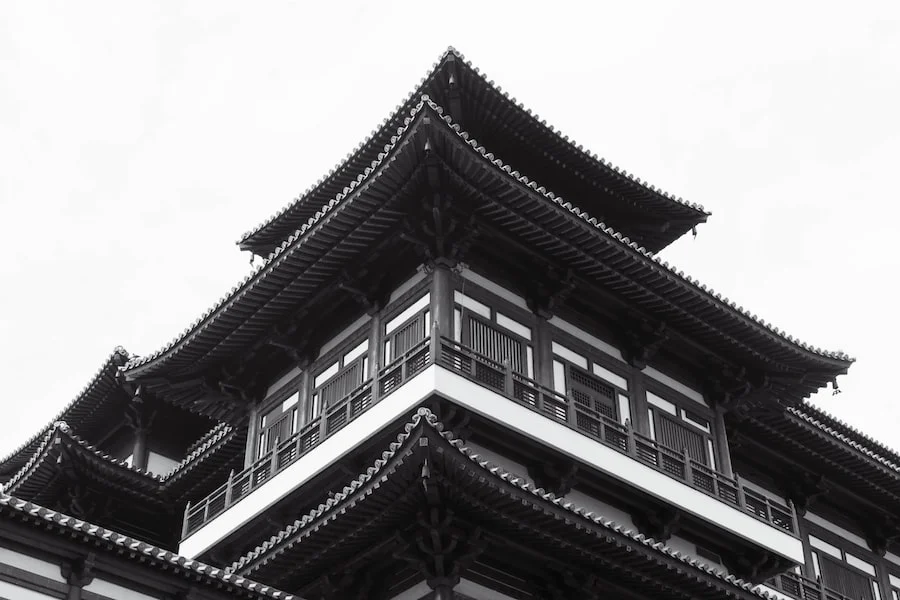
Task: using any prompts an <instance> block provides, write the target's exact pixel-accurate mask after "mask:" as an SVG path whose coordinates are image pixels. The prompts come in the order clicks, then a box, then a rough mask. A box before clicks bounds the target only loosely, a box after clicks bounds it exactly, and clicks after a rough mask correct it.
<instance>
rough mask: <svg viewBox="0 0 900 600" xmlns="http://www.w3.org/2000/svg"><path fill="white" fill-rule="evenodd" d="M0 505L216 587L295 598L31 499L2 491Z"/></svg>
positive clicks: (282, 599) (279, 599) (277, 599)
mask: <svg viewBox="0 0 900 600" xmlns="http://www.w3.org/2000/svg"><path fill="white" fill-rule="evenodd" d="M0 507H3V508H6V509H8V510H11V511H13V513H18V514H20V515H21V516H23V517H25V518H28V519H31V520H32V521H33V522H37V523H41V522H43V523H51V524H53V525H56V526H58V527H59V528H61V529H63V530H64V531H67V532H70V533H78V534H81V535H83V536H84V537H85V538H88V539H92V540H98V541H102V542H106V543H108V544H110V545H111V546H113V547H115V548H118V549H121V550H122V551H124V552H126V553H129V554H131V556H132V557H134V558H140V559H142V560H143V559H149V560H151V561H154V562H157V563H161V564H162V565H165V567H166V568H172V567H174V569H175V572H179V571H181V572H183V573H184V574H188V575H196V576H200V577H201V578H204V579H206V580H207V581H209V582H210V583H211V584H213V585H216V586H219V585H222V584H225V585H226V586H230V587H233V588H238V589H240V590H245V591H247V592H251V593H252V594H254V595H255V597H258V598H272V599H275V600H294V599H295V598H296V597H295V596H294V595H292V594H288V593H286V592H282V591H281V590H278V589H275V588H273V587H271V586H267V585H263V584H261V583H258V582H256V581H253V580H251V579H247V578H245V577H240V576H237V575H234V574H232V573H229V572H227V571H225V570H224V569H219V568H216V567H212V566H210V565H207V564H205V563H202V562H199V561H196V560H191V559H189V558H186V557H184V556H180V555H178V554H175V553H174V552H169V551H168V550H163V549H162V548H159V547H157V546H154V545H152V544H148V543H146V542H142V541H140V540H137V539H135V538H132V537H129V536H127V535H123V534H121V533H117V532H115V531H111V530H109V529H105V528H103V527H100V526H98V525H93V524H91V523H89V522H87V521H82V520H81V519H76V518H75V517H70V516H68V515H65V514H63V513H60V512H57V511H54V510H50V509H49V508H45V507H43V506H39V505H37V504H33V503H31V502H26V501H24V500H20V499H18V498H15V497H14V496H10V495H8V494H4V493H2V492H0ZM297 600H299V599H297Z"/></svg>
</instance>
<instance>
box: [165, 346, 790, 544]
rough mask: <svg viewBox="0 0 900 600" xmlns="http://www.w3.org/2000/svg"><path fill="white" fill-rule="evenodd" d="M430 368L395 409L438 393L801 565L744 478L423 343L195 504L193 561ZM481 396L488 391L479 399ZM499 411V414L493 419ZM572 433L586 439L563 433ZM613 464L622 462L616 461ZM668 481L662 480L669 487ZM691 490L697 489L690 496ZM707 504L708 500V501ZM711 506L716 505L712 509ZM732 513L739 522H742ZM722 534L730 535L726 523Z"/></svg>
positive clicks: (781, 508) (458, 350) (780, 510)
mask: <svg viewBox="0 0 900 600" xmlns="http://www.w3.org/2000/svg"><path fill="white" fill-rule="evenodd" d="M432 367H434V368H436V369H437V370H434V369H432ZM429 369H431V371H432V372H433V373H434V377H433V378H431V379H429V380H428V381H427V382H425V383H424V384H422V385H421V386H416V387H422V390H420V391H417V392H416V395H414V396H410V398H409V399H408V400H406V399H404V400H403V402H402V403H397V405H396V408H394V409H392V410H395V411H408V410H410V409H411V408H414V405H409V403H419V402H421V401H422V400H424V399H426V398H427V396H428V395H431V394H438V395H442V396H445V397H447V398H448V399H450V400H452V401H455V402H458V403H460V404H470V405H469V406H468V407H469V408H471V409H472V410H473V411H475V412H482V413H483V414H485V416H487V417H488V418H491V419H493V420H495V421H498V422H501V423H503V424H505V425H507V426H509V427H510V428H518V429H520V430H521V431H522V432H523V433H526V434H529V435H531V436H532V437H536V438H539V439H543V438H545V437H546V439H544V441H545V442H546V443H548V444H553V445H555V446H557V448H559V449H560V450H561V451H563V452H569V453H570V454H571V455H572V456H573V457H576V458H579V459H582V460H585V459H586V462H588V463H589V464H594V465H595V466H596V467H597V468H598V469H600V470H606V471H608V472H609V473H610V474H611V475H613V476H614V477H616V478H618V479H620V480H623V481H625V482H628V483H630V484H632V485H634V486H635V487H637V488H639V489H641V490H643V491H644V492H645V493H648V494H651V495H656V496H658V497H659V498H661V499H663V500H665V501H667V502H670V503H672V504H676V505H680V506H682V507H683V508H684V509H685V510H687V511H688V512H692V513H694V514H697V515H698V516H700V517H701V518H706V519H709V520H716V521H722V522H723V523H724V522H725V521H737V522H736V523H734V524H733V527H731V529H732V531H733V532H734V533H736V534H737V535H739V536H742V537H744V538H746V539H750V540H752V541H754V542H755V543H759V544H761V545H763V546H764V547H767V548H769V549H773V550H774V551H775V552H776V553H779V554H781V555H783V556H786V557H788V558H789V559H791V560H794V561H795V562H799V561H801V560H802V548H801V546H800V541H799V539H797V531H798V528H797V520H796V515H795V514H794V511H793V509H792V507H790V506H786V505H783V504H780V503H778V502H775V501H773V500H772V499H770V498H766V497H764V496H762V495H759V494H757V493H755V492H753V491H751V490H749V489H747V488H746V487H745V486H744V485H743V484H742V482H741V481H740V479H739V478H736V477H728V476H726V475H724V474H722V473H719V472H717V471H715V470H713V469H711V468H709V467H708V466H706V465H703V464H701V463H699V462H697V461H695V460H693V459H692V458H690V457H689V456H687V454H686V453H685V452H679V451H676V450H674V449H672V448H667V447H665V446H663V445H661V444H659V443H657V442H656V441H654V440H653V439H651V438H649V437H647V436H645V435H643V434H641V433H640V432H638V431H636V430H635V429H634V428H633V427H631V425H630V424H629V423H627V422H626V423H625V424H622V423H618V422H616V421H614V420H612V419H609V418H607V417H606V416H604V415H602V414H600V413H598V412H596V411H593V410H591V409H590V408H589V407H586V406H584V405H583V404H580V403H578V402H577V401H576V400H575V399H573V398H567V397H565V396H562V395H560V394H558V393H556V392H555V391H553V390H551V389H549V388H547V387H545V386H543V385H541V384H540V383H538V382H536V381H534V380H532V379H529V378H527V377H525V376H523V375H522V374H519V373H517V372H514V371H513V370H512V369H511V368H509V366H508V365H504V364H502V363H499V362H497V361H495V360H492V359H491V358H489V357H487V356H483V355H481V354H478V353H477V352H475V351H473V350H472V349H471V348H467V347H465V346H463V345H461V344H459V343H457V342H454V341H452V340H450V339H447V338H443V337H438V336H432V338H431V339H425V340H423V341H422V342H420V343H419V344H417V345H416V346H414V347H413V348H411V349H410V350H409V351H407V352H406V353H405V354H404V355H403V356H401V357H400V358H399V359H398V360H396V361H394V362H393V363H392V364H390V365H388V366H386V367H384V368H382V369H381V370H380V371H379V372H378V373H377V376H376V377H375V378H374V379H370V380H368V381H366V382H364V383H363V384H362V385H360V386H359V387H358V388H357V389H355V390H354V391H352V392H351V393H350V394H348V395H347V396H346V397H345V398H343V399H342V400H340V401H339V402H337V403H335V404H334V405H333V406H331V407H330V408H328V409H327V410H325V411H324V413H323V414H322V415H321V416H319V417H318V418H316V419H315V420H313V421H312V422H310V423H309V424H307V425H306V426H304V427H303V428H301V429H300V430H299V431H298V432H297V433H296V434H295V435H293V436H291V437H290V438H288V439H286V440H283V441H279V442H278V443H276V444H275V446H274V448H273V449H272V450H271V451H270V452H269V453H268V454H266V455H265V456H263V457H262V458H260V459H259V460H257V461H256V462H255V463H254V464H253V465H251V466H250V467H248V468H247V469H245V470H244V471H242V472H240V473H237V474H233V475H232V476H230V477H229V479H228V480H227V481H226V482H225V483H224V484H223V485H222V486H221V487H219V488H218V489H217V490H215V491H214V492H213V493H211V494H210V495H209V496H207V497H206V498H204V499H203V500H201V501H200V502H198V503H196V504H189V505H188V507H187V509H186V511H185V517H184V526H183V532H182V533H183V535H182V538H183V540H184V541H183V543H182V551H189V553H190V554H194V553H195V550H196V553H199V552H200V551H202V550H204V549H206V548H208V547H209V544H211V543H214V541H204V542H203V544H200V543H190V544H187V545H185V542H186V541H188V540H190V539H191V538H198V537H208V536H198V535H197V533H198V532H200V530H201V529H204V527H205V526H206V525H207V524H208V523H210V522H211V521H213V520H214V519H215V518H216V517H218V516H220V515H222V514H223V513H227V512H228V511H229V509H231V508H232V507H234V506H235V505H238V504H239V503H241V501H243V500H245V499H246V498H248V497H250V496H252V495H253V493H254V491H256V490H257V489H258V488H260V487H261V486H264V485H265V484H267V483H269V482H270V481H272V480H273V479H276V476H277V475H279V474H280V473H282V472H284V471H285V470H287V469H289V468H291V467H292V465H295V464H296V463H297V462H298V461H300V459H301V458H302V457H304V456H307V455H310V453H314V452H315V451H316V449H317V448H320V447H322V445H323V444H325V443H326V442H327V441H328V440H330V439H332V438H333V437H334V436H340V432H341V431H342V430H344V428H346V427H348V425H350V424H352V423H354V421H356V420H357V419H359V417H360V416H361V415H365V414H366V413H367V412H369V411H372V412H377V411H373V408H374V407H377V406H379V405H380V404H382V403H383V402H384V401H385V400H386V399H390V398H391V396H392V395H394V394H396V393H397V392H398V390H402V389H404V387H405V386H407V384H408V383H409V382H411V381H412V380H414V379H419V377H418V376H419V375H422V376H425V372H426V371H428V370H429ZM473 384H474V385H475V387H473V388H472V389H468V388H465V389H463V387H464V386H472V385H473ZM477 389H480V390H482V392H481V393H477V392H476V390H477ZM485 391H490V392H494V393H496V394H497V395H498V396H499V397H501V398H505V399H506V400H508V401H509V404H506V405H504V404H502V402H500V403H498V402H491V401H489V398H487V397H485V396H484V392H485ZM391 402H393V400H392V401H391ZM522 409H526V410H524V411H523V410H522ZM491 410H492V411H495V412H496V414H488V413H486V412H485V411H491ZM501 413H502V414H501ZM403 414H405V413H404V412H399V414H394V413H390V414H387V413H386V414H385V416H384V417H379V419H382V420H380V421H378V423H381V424H382V426H383V425H387V424H388V423H390V422H391V421H393V420H394V419H396V418H398V417H401V416H402V415H403ZM529 415H530V416H529ZM513 417H515V418H513ZM367 418H368V417H367ZM548 422H552V423H555V424H557V425H556V428H554V426H551V425H548ZM366 426H367V427H377V425H368V424H367V425H366ZM567 430H572V431H575V432H578V433H579V434H581V435H579V436H572V435H570V434H564V433H563V432H565V431H567ZM375 431H377V429H369V430H368V431H367V432H366V433H364V434H363V435H362V437H366V436H368V435H371V434H372V433H374V432H375ZM551 434H552V435H555V436H556V438H554V439H550V437H548V436H550V435H551ZM353 435H354V437H352V439H354V440H355V441H357V442H358V441H359V440H358V439H357V436H358V432H354V434H353ZM586 438H589V439H586ZM555 440H556V441H555ZM341 443H344V442H343V441H342V442H341ZM585 444H586V445H585ZM567 446H568V449H567ZM602 448H605V449H607V450H605V451H604V450H602ZM348 449H349V448H347V449H345V450H348ZM332 451H333V452H334V451H337V450H332ZM603 452H607V453H608V452H612V454H604V456H606V458H602V459H601V458H599V456H600V455H601V454H603ZM615 456H620V457H621V458H619V459H615ZM323 460H324V459H323ZM300 462H303V461H300ZM613 463H615V465H613ZM611 465H613V466H611ZM616 465H617V466H616ZM654 474H655V475H654ZM660 476H664V477H663V479H660ZM666 480H668V481H672V482H673V483H674V482H678V484H683V485H678V484H676V485H675V487H674V488H673V487H672V485H671V484H666V483H665V481H666ZM301 484H302V481H299V480H297V479H296V475H294V476H292V479H291V483H290V485H292V486H294V487H297V486H299V485H301ZM274 487H277V486H273V488H274ZM685 487H687V488H690V489H689V490H685ZM662 488H666V489H662ZM691 494H702V496H698V495H691ZM703 497H707V498H709V500H706V501H703V500H702V498H703ZM710 501H713V503H712V504H709V502H710ZM701 504H702V505H704V506H701ZM717 507H721V509H720V508H717ZM722 509H724V512H723V510H722ZM732 509H734V510H732ZM254 510H257V509H254ZM258 510H263V508H259V509H258ZM239 512H241V511H239ZM733 513H739V514H738V515H737V516H734V514H733ZM248 514H249V513H248ZM742 515H743V516H742ZM748 517H749V522H748V521H747V519H748ZM742 519H744V520H743V521H742ZM754 521H755V522H759V523H760V524H765V526H764V527H763V528H762V529H759V526H756V527H754V526H753V525H752V523H753V522H754ZM239 526H240V524H239V523H235V524H231V525H229V527H230V528H231V530H232V531H233V530H234V528H236V527H239ZM722 526H723V528H726V529H728V528H729V527H728V526H727V525H726V524H723V525H722ZM204 533H205V532H204ZM227 533H228V532H227V531H224V532H219V533H218V534H217V535H216V536H215V537H216V538H217V539H218V538H221V537H222V536H224V535H227ZM211 539H212V538H211Z"/></svg>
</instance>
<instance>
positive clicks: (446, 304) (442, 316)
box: [431, 259, 453, 335]
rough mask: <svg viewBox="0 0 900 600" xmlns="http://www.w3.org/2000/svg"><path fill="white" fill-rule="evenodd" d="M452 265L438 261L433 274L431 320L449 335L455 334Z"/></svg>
mask: <svg viewBox="0 0 900 600" xmlns="http://www.w3.org/2000/svg"><path fill="white" fill-rule="evenodd" d="M452 266H453V265H452V263H450V262H449V261H447V260H443V259H438V260H436V261H435V262H434V271H433V272H432V274H431V320H432V322H434V323H437V325H438V327H440V330H441V331H443V332H444V333H446V334H448V335H452V332H453V272H452V271H451V268H452Z"/></svg>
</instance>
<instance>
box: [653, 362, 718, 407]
mask: <svg viewBox="0 0 900 600" xmlns="http://www.w3.org/2000/svg"><path fill="white" fill-rule="evenodd" d="M641 372H642V373H643V374H644V375H646V376H647V377H650V378H652V379H655V380H656V381H658V382H660V383H662V384H663V385H667V386H669V387H670V388H672V389H673V390H675V391H676V392H681V393H682V394H684V395H685V396H686V397H687V398H690V399H691V400H693V401H694V402H699V403H700V404H702V405H703V406H707V404H706V400H704V399H703V394H701V393H700V392H699V391H697V390H695V389H694V388H692V387H689V386H687V385H685V384H683V383H681V382H680V381H678V380H677V379H673V378H671V377H669V376H668V375H666V374H665V373H661V372H659V371H657V370H656V369H654V368H653V367H647V368H645V369H644V370H643V371H641Z"/></svg>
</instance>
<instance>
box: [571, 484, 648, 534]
mask: <svg viewBox="0 0 900 600" xmlns="http://www.w3.org/2000/svg"><path fill="white" fill-rule="evenodd" d="M566 500H569V501H570V502H572V503H573V504H575V506H580V507H582V508H584V509H585V510H589V511H591V512H593V513H595V514H598V515H600V516H601V517H603V518H604V519H607V520H608V521H612V522H614V523H615V524H616V525H621V526H622V527H627V528H628V529H631V530H635V529H636V528H635V526H634V521H632V520H631V515H629V514H628V513H627V512H625V511H624V510H619V509H618V508H615V507H613V506H610V505H609V504H606V503H605V502H601V501H600V500H597V499H596V498H594V497H593V496H588V495H587V494H585V493H583V492H579V491H578V490H572V491H571V492H569V493H568V494H566Z"/></svg>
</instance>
